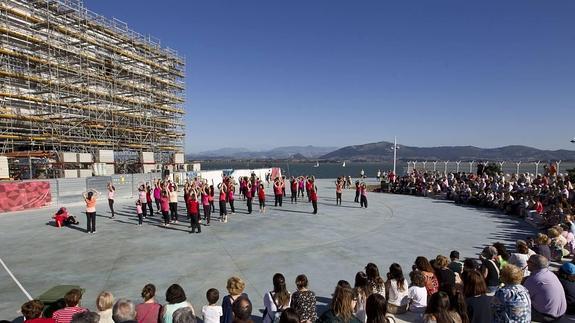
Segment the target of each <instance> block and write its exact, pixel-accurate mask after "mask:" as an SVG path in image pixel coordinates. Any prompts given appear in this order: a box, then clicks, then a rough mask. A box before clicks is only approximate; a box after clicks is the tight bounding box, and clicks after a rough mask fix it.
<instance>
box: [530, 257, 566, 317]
mask: <svg viewBox="0 0 575 323" xmlns="http://www.w3.org/2000/svg"><path fill="white" fill-rule="evenodd" d="M527 264H528V265H529V271H531V275H530V276H529V277H528V278H527V279H526V280H525V282H524V283H523V286H525V288H527V290H528V291H529V295H530V296H531V305H532V307H533V308H532V315H531V318H532V319H533V320H534V321H543V322H549V321H550V320H557V319H559V318H561V317H562V316H563V315H564V314H565V312H566V311H567V301H566V298H565V292H564V290H563V286H562V285H561V282H560V281H559V279H558V278H557V276H556V275H555V274H553V273H552V272H551V271H550V270H549V268H548V266H549V263H548V261H547V258H545V257H543V256H541V255H533V256H531V257H529V261H528V262H527Z"/></svg>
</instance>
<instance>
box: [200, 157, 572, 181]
mask: <svg viewBox="0 0 575 323" xmlns="http://www.w3.org/2000/svg"><path fill="white" fill-rule="evenodd" d="M201 164H202V169H203V170H217V169H257V168H267V167H280V168H281V169H282V173H283V174H285V175H287V176H292V175H293V176H299V175H304V176H315V177H316V178H337V177H339V176H351V177H353V178H356V177H359V176H360V173H361V171H362V170H363V171H364V174H365V176H367V177H376V176H377V172H378V170H381V172H384V171H390V170H392V169H393V162H379V163H376V162H349V161H347V162H346V163H345V167H343V163H341V162H325V163H322V162H319V166H318V167H316V166H317V164H316V163H314V162H310V163H288V162H276V163H271V162H238V161H226V160H217V161H215V160H214V161H204V162H202V163H201ZM409 164H410V165H409V169H410V170H411V169H413V162H411V163H409ZM543 166H544V163H541V164H539V169H538V172H539V173H542V172H543ZM559 166H560V167H559V171H560V173H566V170H567V169H572V168H575V162H568V163H567V162H564V163H561V164H560V165H559ZM415 167H416V168H417V169H418V170H423V169H424V165H423V162H420V161H418V162H417V163H416V164H415ZM535 167H536V166H535V164H534V163H521V164H520V165H519V172H520V173H526V172H528V173H532V174H534V173H535ZM396 169H397V173H398V174H399V175H404V174H406V173H407V169H408V163H407V162H405V161H399V162H398V163H397V166H396ZM471 169H472V171H473V172H475V171H476V170H477V164H475V163H474V164H473V165H472V167H471ZM502 169H503V172H504V173H506V174H512V173H515V172H517V164H516V163H515V162H505V163H504V164H503V168H502ZM425 170H429V171H433V170H434V165H433V162H427V163H426V164H425ZM435 170H437V171H444V170H445V163H444V162H442V161H439V162H437V163H436V164H435ZM447 171H448V172H455V171H457V164H456V163H455V162H449V163H448V164H447ZM459 171H462V172H469V162H461V163H460V164H459Z"/></svg>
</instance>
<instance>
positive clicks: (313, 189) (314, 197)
mask: <svg viewBox="0 0 575 323" xmlns="http://www.w3.org/2000/svg"><path fill="white" fill-rule="evenodd" d="M309 198H310V200H311V205H312V206H313V214H317V187H316V186H315V182H314V180H313V178H312V179H311V185H310V191H309Z"/></svg>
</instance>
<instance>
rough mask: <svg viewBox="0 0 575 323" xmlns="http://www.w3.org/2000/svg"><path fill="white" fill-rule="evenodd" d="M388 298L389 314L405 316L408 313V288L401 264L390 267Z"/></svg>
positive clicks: (387, 285)
mask: <svg viewBox="0 0 575 323" xmlns="http://www.w3.org/2000/svg"><path fill="white" fill-rule="evenodd" d="M385 291H386V293H385V294H386V296H387V297H386V298H387V313H390V314H403V313H405V312H407V306H408V304H409V297H408V293H407V291H408V286H407V281H406V279H405V277H404V276H403V270H402V269H401V266H400V265H399V264H396V263H393V264H391V266H389V273H387V281H386V282H385Z"/></svg>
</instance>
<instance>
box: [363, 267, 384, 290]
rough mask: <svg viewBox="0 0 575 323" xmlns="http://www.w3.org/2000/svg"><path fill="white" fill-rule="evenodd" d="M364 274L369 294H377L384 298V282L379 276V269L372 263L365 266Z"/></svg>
mask: <svg viewBox="0 0 575 323" xmlns="http://www.w3.org/2000/svg"><path fill="white" fill-rule="evenodd" d="M365 274H366V275H367V281H368V283H369V287H370V289H371V293H377V294H381V295H383V296H385V281H384V280H383V278H381V276H380V275H379V269H378V268H377V265H376V264H374V263H371V262H370V263H368V264H367V266H365Z"/></svg>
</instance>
